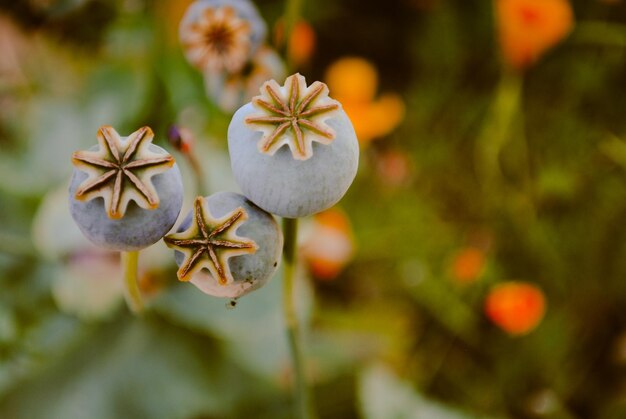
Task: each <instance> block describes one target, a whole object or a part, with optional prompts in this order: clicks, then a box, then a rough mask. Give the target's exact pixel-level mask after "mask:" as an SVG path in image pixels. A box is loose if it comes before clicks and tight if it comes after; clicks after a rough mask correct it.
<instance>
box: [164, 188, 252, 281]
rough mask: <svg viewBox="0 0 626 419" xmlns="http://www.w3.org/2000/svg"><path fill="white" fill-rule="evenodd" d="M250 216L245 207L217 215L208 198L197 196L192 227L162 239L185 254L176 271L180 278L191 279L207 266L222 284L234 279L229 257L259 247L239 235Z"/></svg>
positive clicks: (249, 251)
mask: <svg viewBox="0 0 626 419" xmlns="http://www.w3.org/2000/svg"><path fill="white" fill-rule="evenodd" d="M247 219H248V214H247V212H246V210H244V209H243V208H242V207H238V208H235V209H234V210H233V211H231V212H229V213H228V214H226V215H224V216H223V217H221V218H215V217H213V216H212V215H211V213H210V211H209V207H208V203H207V201H206V200H205V199H204V198H202V197H201V196H198V197H197V198H196V200H195V202H194V209H193V219H192V220H191V224H190V225H189V227H188V228H187V229H186V230H185V231H182V232H180V233H175V234H170V235H167V236H165V238H164V239H163V240H164V241H165V244H167V246H168V247H170V248H173V249H175V250H178V251H180V252H182V253H183V254H184V256H185V259H184V260H183V263H181V265H180V267H179V269H178V272H177V276H178V279H179V280H181V281H189V280H190V279H191V278H192V277H193V275H194V274H195V273H196V272H198V271H200V270H201V269H202V268H206V269H208V270H209V272H210V273H211V275H212V276H213V278H215V279H216V280H217V282H218V283H219V284H220V285H227V284H230V283H232V282H234V279H233V275H232V273H231V271H230V266H229V265H228V260H229V259H230V258H231V257H233V256H239V255H245V254H252V253H255V252H256V250H257V244H256V243H255V242H254V241H253V240H250V239H248V238H245V237H239V236H238V235H237V233H236V231H237V229H238V228H239V226H241V225H242V224H243V223H245V221H246V220H247Z"/></svg>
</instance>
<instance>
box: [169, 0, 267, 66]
mask: <svg viewBox="0 0 626 419" xmlns="http://www.w3.org/2000/svg"><path fill="white" fill-rule="evenodd" d="M266 33H267V27H266V25H265V22H264V21H263V19H262V18H261V16H260V15H259V12H258V11H257V9H256V7H255V6H254V4H252V2H250V1H249V0H198V1H196V2H194V3H192V4H191V5H190V6H189V8H188V9H187V11H186V12H185V15H184V16H183V19H182V21H181V23H180V28H179V37H180V42H181V44H182V46H183V52H184V53H185V57H186V58H187V61H189V63H191V64H192V65H193V66H195V67H196V68H198V69H199V70H200V71H202V72H205V73H220V72H222V71H226V72H227V73H237V72H238V71H240V70H241V69H242V68H243V67H244V66H245V65H246V63H247V62H248V61H249V60H250V59H251V58H252V56H253V55H254V53H255V52H256V50H257V48H259V46H260V45H261V44H262V43H263V40H264V39H265V36H266Z"/></svg>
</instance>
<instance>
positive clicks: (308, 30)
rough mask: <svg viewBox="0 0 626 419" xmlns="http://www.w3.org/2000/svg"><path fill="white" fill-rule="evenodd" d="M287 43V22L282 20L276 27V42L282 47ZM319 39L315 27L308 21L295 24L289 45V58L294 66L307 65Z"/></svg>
mask: <svg viewBox="0 0 626 419" xmlns="http://www.w3.org/2000/svg"><path fill="white" fill-rule="evenodd" d="M284 41H285V21H284V20H283V19H280V20H278V21H277V22H276V25H275V26H274V42H275V44H276V45H279V46H280V45H282V44H283V42H284ZM316 42H317V37H316V36H315V31H314V30H313V27H312V26H311V25H310V24H309V22H307V21H306V20H299V21H298V23H296V24H295V26H294V27H293V30H292V32H291V37H290V39H289V45H287V56H288V57H289V58H290V59H291V60H292V63H293V65H295V66H296V67H301V66H304V65H306V64H307V63H308V62H309V60H310V59H311V56H313V52H314V51H315V44H316Z"/></svg>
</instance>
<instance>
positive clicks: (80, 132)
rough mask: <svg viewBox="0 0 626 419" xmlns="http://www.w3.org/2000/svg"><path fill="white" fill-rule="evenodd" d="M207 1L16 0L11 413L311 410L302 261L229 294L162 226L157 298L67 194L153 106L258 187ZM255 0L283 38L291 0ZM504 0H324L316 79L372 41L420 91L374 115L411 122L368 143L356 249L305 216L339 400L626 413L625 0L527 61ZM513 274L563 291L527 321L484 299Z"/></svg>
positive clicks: (7, 360)
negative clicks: (292, 348) (185, 267)
mask: <svg viewBox="0 0 626 419" xmlns="http://www.w3.org/2000/svg"><path fill="white" fill-rule="evenodd" d="M188 3H189V2H187V1H181V2H166V1H164V0H163V1H156V0H155V1H150V0H117V1H104V0H30V1H10V0H2V1H0V418H7V419H9V418H10V419H13V418H16V419H17V418H28V419H36V418H46V419H47V418H62V419H73V418H80V419H83V418H90V419H97V418H102V419H110V418H164V419H165V418H185V419H187V418H197V419H199V418H272V419H279V418H288V417H291V405H290V400H291V395H290V394H291V379H290V377H291V374H290V361H289V357H288V354H287V348H286V339H285V337H284V332H283V320H282V308H281V279H280V272H279V274H278V275H277V277H276V278H274V280H272V281H271V282H270V283H269V284H268V285H267V286H266V287H265V288H263V289H261V290H259V291H257V292H255V293H253V294H251V295H249V296H247V297H244V298H243V299H241V301H240V302H239V304H238V305H237V307H236V308H235V309H232V310H229V309H227V308H226V306H225V301H224V300H219V299H215V298H212V297H209V296H206V295H204V294H202V293H201V292H200V291H198V290H197V289H196V288H195V287H193V286H192V285H190V284H181V283H177V281H176V276H175V272H176V267H175V265H174V262H173V257H172V256H173V255H171V253H170V252H169V250H168V249H166V248H165V247H164V246H163V245H162V244H158V245H155V246H154V248H151V249H148V250H146V251H145V252H143V253H142V256H141V262H140V263H141V285H142V289H143V291H144V295H145V298H146V300H147V301H148V304H149V307H150V309H149V311H148V312H147V313H146V314H145V315H144V316H142V317H140V318H137V317H134V316H132V315H131V314H130V313H129V312H128V310H127V308H126V306H125V305H124V301H123V297H122V294H121V283H120V277H119V267H118V266H117V264H118V259H117V256H116V255H114V254H109V253H104V252H102V251H98V250H97V249H92V248H90V247H89V246H88V245H86V244H85V242H84V239H82V237H81V236H80V233H78V232H77V231H76V228H75V227H74V226H73V223H72V220H71V219H70V218H69V214H68V213H67V204H66V200H67V196H66V185H67V182H68V179H69V176H70V173H71V170H72V166H71V162H70V155H71V153H72V152H73V151H74V150H77V149H84V148H87V147H89V146H90V145H92V144H95V135H96V131H97V129H98V127H99V126H100V125H103V124H108V125H112V126H114V127H115V128H116V129H117V130H118V131H119V132H120V133H122V134H124V135H126V134H128V133H130V132H132V131H134V130H135V129H137V128H138V127H140V126H143V125H149V126H151V127H152V128H153V129H154V131H155V134H156V140H155V142H156V143H157V144H160V145H163V146H165V147H169V148H171V147H170V146H169V145H168V143H167V139H166V138H167V136H166V134H167V131H168V128H169V127H170V126H171V125H172V124H177V125H178V126H181V127H184V128H186V129H188V130H189V132H192V133H193V136H194V138H195V152H196V153H197V157H198V158H199V159H200V161H201V162H202V164H203V168H204V171H205V176H206V181H207V182H208V185H209V189H210V190H211V191H213V192H215V191H219V190H236V186H235V184H234V182H233V180H232V177H231V174H230V166H229V161H228V154H227V149H226V129H227V127H228V123H229V121H230V116H231V115H232V114H231V113H230V112H228V111H224V110H222V109H221V108H220V106H219V105H218V104H216V103H215V101H213V100H210V99H208V98H207V95H206V94H205V88H204V87H203V80H202V75H201V74H200V73H199V72H197V71H196V70H194V69H193V68H191V67H190V66H189V64H188V63H187V62H186V61H185V60H184V58H183V55H182V52H181V50H180V46H179V44H178V41H177V31H178V22H179V20H180V16H182V13H183V11H184V10H185V7H186V6H187V4H188ZM531 3H532V2H531ZM255 4H256V5H257V7H258V9H259V11H260V13H261V15H262V16H263V18H264V19H265V20H266V22H267V24H268V28H269V31H268V32H269V37H268V43H269V44H273V43H275V38H276V37H275V36H274V32H275V31H274V27H275V25H276V23H277V22H278V21H279V20H280V18H281V16H282V15H283V14H284V10H285V3H284V2H283V1H274V0H272V1H270V0H264V1H260V0H259V1H256V2H255ZM494 4H495V3H492V2H490V1H453V0H389V1H373V0H316V1H305V2H304V5H303V8H302V17H303V18H304V19H305V20H306V22H308V25H309V28H310V29H312V32H313V34H314V38H312V39H314V47H313V48H312V50H311V52H310V54H307V56H306V57H304V58H303V59H302V61H299V62H298V63H297V64H296V67H297V69H298V70H299V71H300V72H301V73H302V74H304V75H305V76H306V77H307V80H308V81H309V82H312V81H313V80H325V79H326V77H327V69H328V68H329V66H330V65H332V64H333V63H335V62H336V61H337V60H339V59H342V58H344V57H361V58H362V59H364V60H366V63H368V65H369V66H370V67H369V68H370V69H375V70H376V71H377V73H378V83H377V86H376V87H375V89H376V96H375V97H374V98H369V99H368V100H369V102H368V100H366V101H365V102H368V105H367V106H369V105H372V106H374V104H375V103H377V102H376V101H377V100H378V101H382V100H383V97H392V98H393V100H395V102H394V103H395V104H396V105H398V102H399V103H400V104H403V108H404V114H403V118H402V116H399V115H400V114H402V112H401V111H399V110H398V107H397V106H396V107H395V108H393V109H394V111H391V110H389V108H385V107H384V106H382V105H381V108H380V109H381V110H380V111H379V112H374V114H373V115H375V116H376V117H380V118H381V121H382V122H380V124H383V125H384V124H385V123H388V125H389V127H388V129H385V130H380V132H377V133H376V134H374V135H373V136H372V138H368V139H367V141H363V142H362V149H361V160H360V169H359V174H358V175H357V179H356V181H355V183H354V184H353V186H352V188H351V189H350V191H349V192H348V194H347V195H346V197H345V198H344V199H343V200H342V201H341V203H340V205H339V206H340V209H338V210H337V211H338V212H337V213H335V215H336V214H340V215H339V216H337V217H339V218H340V219H341V220H343V221H340V222H339V223H337V221H336V220H335V221H334V222H332V221H331V222H330V227H331V228H330V229H331V230H333V228H334V230H333V231H334V232H335V233H337V234H336V235H334V236H333V235H332V234H331V238H330V239H328V237H326V238H322V239H320V240H322V242H323V243H328V240H331V241H333V240H339V241H341V240H343V241H342V242H341V243H343V244H342V246H343V247H341V248H342V249H344V248H345V247H347V248H348V251H346V252H345V253H346V256H345V258H344V260H342V261H340V263H339V265H340V266H339V267H333V268H332V269H331V272H330V273H329V272H327V271H324V270H323V267H324V266H325V265H324V263H325V261H324V260H323V258H322V260H320V258H321V256H316V254H315V252H314V251H312V250H310V249H311V248H314V247H315V246H314V245H312V244H310V243H312V242H311V240H313V239H311V237H315V235H316V234H318V235H319V234H322V235H323V234H324V233H323V231H326V232H327V231H328V228H327V229H326V230H324V228H322V227H323V225H324V222H325V220H324V219H319V218H317V219H309V220H303V222H302V225H303V228H302V232H303V239H302V240H303V246H302V249H303V251H302V253H301V255H302V258H301V261H300V262H301V263H300V269H299V271H300V272H299V276H298V284H297V285H298V287H297V292H298V302H299V309H300V314H301V318H302V321H303V323H305V324H306V339H305V343H306V356H307V370H308V373H309V376H310V377H311V379H312V381H313V383H314V394H315V404H316V410H317V412H318V416H319V417H320V418H367V419H387V418H389V419H396V418H429V419H430V418H432V419H439V418H442V419H444V418H445V419H447V418H455V419H456V418H475V417H485V418H487V417H489V418H506V417H512V418H601V419H604V418H626V4H625V3H624V2H623V1H621V0H611V1H609V0H604V1H600V0H576V1H572V2H571V7H572V9H573V13H574V16H575V17H574V22H573V27H572V29H571V31H570V32H569V34H567V35H566V36H563V39H562V40H560V42H558V44H557V45H554V47H553V48H549V50H546V52H545V54H543V55H542V56H541V58H540V59H539V60H538V61H537V62H536V63H534V64H532V65H528V66H526V67H525V68H524V69H523V70H517V71H515V70H511V69H510V68H509V66H507V64H506V63H505V62H506V59H503V58H502V57H501V53H500V48H499V43H498V35H497V34H498V31H497V26H496V23H495V20H496V19H495V13H494ZM309 38H310V36H309ZM309 38H307V39H308V41H310V40H311V39H309ZM297 42H298V41H296V45H297ZM279 51H280V53H281V54H282V56H283V57H284V51H282V49H279ZM355 74H358V73H354V74H353V73H351V72H350V71H348V72H347V74H346V75H344V77H347V79H355V80H356V81H359V80H358V77H357V76H356V75H355ZM279 81H280V82H281V83H282V80H279ZM370 84H371V83H370ZM332 87H333V86H331V93H330V94H331V96H333V89H332ZM370 87H371V85H370ZM345 105H346V109H348V110H349V108H348V106H347V104H345ZM363 106H365V105H363ZM367 106H365V107H367ZM357 108H358V106H356V105H355V109H357ZM401 108H402V107H401ZM359 109H361V108H359ZM356 112H357V111H355V118H363V117H362V114H357V113H356ZM365 115H370V114H368V113H367V112H365ZM394 115H395V117H397V119H398V121H400V119H401V122H399V123H396V122H394V123H391V122H389V121H385V117H387V118H393V117H394ZM365 120H366V122H368V121H369V122H371V121H372V120H374V121H377V120H376V119H375V118H373V117H372V119H369V117H367V116H366V117H365ZM356 122H357V121H355V123H356ZM361 122H362V121H361ZM371 123H374V122H371ZM174 154H175V156H176V157H177V158H178V159H179V162H180V165H181V166H182V167H181V168H182V170H183V175H184V177H185V182H186V187H187V189H186V207H187V208H188V207H189V205H190V203H191V202H192V200H193V194H194V192H193V190H194V187H195V183H194V179H193V175H192V172H191V170H190V169H189V167H188V165H186V161H185V159H184V156H182V155H181V154H180V153H178V154H177V152H174ZM494 156H495V157H494ZM184 211H186V210H184ZM337 217H335V218H337ZM330 218H331V219H332V217H330ZM326 221H327V220H326ZM338 224H339V225H340V228H337V225H338ZM320 226H322V227H320ZM347 226H349V227H347ZM326 227H328V225H326ZM319 231H322V233H319ZM307 237H308V238H307ZM307 240H309V241H308V242H307ZM324 240H326V241H324ZM307 243H309V244H307ZM313 243H315V242H314V241H313ZM306 249H309V250H306ZM468 255H469V256H468ZM316 258H317V259H316ZM320 266H322V270H320ZM316 267H317V268H316ZM509 281H522V282H523V283H529V284H532V285H533V287H534V288H533V289H535V290H537V293H538V295H539V297H540V300H541V301H545V315H544V316H543V317H542V316H541V311H542V310H541V307H539V308H537V307H536V306H533V305H532V304H531V305H530V308H529V309H528V310H530V311H531V312H532V311H533V310H535V311H539V314H537V313H535V314H536V321H535V322H533V321H530V323H532V324H531V325H529V326H528V328H527V330H524V331H523V332H521V333H520V332H519V331H517V332H516V331H511V330H510V329H507V327H506V325H505V326H503V325H502V323H499V322H498V321H497V320H494V317H493V316H492V315H490V314H489V311H488V310H486V309H485V306H486V304H487V303H486V299H487V298H488V296H489V295H490V293H491V292H492V290H493V289H494V288H493V287H494V286H496V285H498V284H503V283H508V282H509ZM494 298H496V299H497V296H496V297H494ZM541 301H540V302H541ZM535 302H536V301H535ZM496 304H497V301H496ZM539 305H540V306H541V304H539ZM533 307H534V308H533ZM505 311H506V308H505ZM509 316H512V318H513V320H512V321H513V322H515V321H517V320H519V321H521V322H522V323H523V322H524V319H526V318H527V317H528V316H531V317H532V313H530V314H529V313H528V312H527V311H524V310H521V312H515V310H513V313H510V314H509ZM520 319H521V320H520Z"/></svg>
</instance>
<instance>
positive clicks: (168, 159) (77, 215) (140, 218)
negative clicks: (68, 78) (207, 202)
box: [69, 126, 183, 251]
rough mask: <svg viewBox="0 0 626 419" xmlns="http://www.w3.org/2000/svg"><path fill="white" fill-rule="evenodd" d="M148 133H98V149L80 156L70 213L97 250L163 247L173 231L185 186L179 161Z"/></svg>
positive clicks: (144, 130)
mask: <svg viewBox="0 0 626 419" xmlns="http://www.w3.org/2000/svg"><path fill="white" fill-rule="evenodd" d="M153 137H154V134H153V133H152V130H151V129H150V128H148V127H143V128H140V129H139V130H137V131H135V132H134V133H132V134H131V135H129V136H128V137H120V135H119V134H118V133H117V132H116V131H115V130H114V129H113V128H111V127H109V126H103V127H101V128H100V129H99V130H98V136H97V138H98V146H96V147H93V148H92V149H90V150H88V151H77V152H75V153H74V154H73V156H72V161H73V164H74V166H75V168H74V172H73V175H72V179H71V182H70V188H69V205H70V213H71V214H72V217H73V218H74V221H75V222H76V224H78V227H79V228H80V230H81V231H82V233H83V234H84V235H85V236H86V237H87V238H88V239H89V240H90V241H92V242H93V243H94V244H96V245H98V246H101V247H105V248H108V249H112V250H119V251H133V250H139V249H142V248H145V247H148V246H150V245H152V244H154V243H156V242H157V241H159V240H160V239H161V238H162V237H163V236H164V235H165V234H166V233H167V232H168V231H169V230H170V229H171V228H172V226H173V225H174V223H175V222H176V219H177V218H178V214H179V213H180V209H181V207H182V202H183V183H182V178H181V175H180V171H179V170H178V167H177V166H176V164H175V162H174V158H173V157H172V156H171V155H170V154H169V153H167V152H166V151H165V150H164V149H162V148H161V147H158V146H156V145H153V144H152V139H153Z"/></svg>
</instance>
